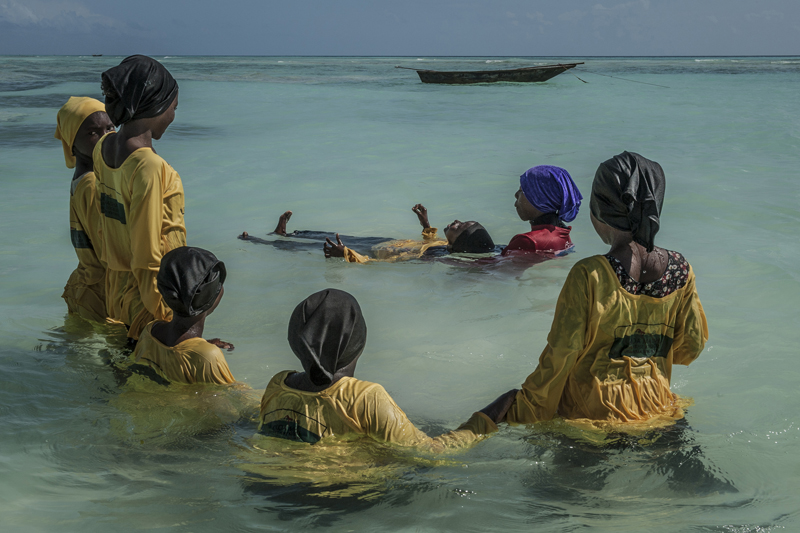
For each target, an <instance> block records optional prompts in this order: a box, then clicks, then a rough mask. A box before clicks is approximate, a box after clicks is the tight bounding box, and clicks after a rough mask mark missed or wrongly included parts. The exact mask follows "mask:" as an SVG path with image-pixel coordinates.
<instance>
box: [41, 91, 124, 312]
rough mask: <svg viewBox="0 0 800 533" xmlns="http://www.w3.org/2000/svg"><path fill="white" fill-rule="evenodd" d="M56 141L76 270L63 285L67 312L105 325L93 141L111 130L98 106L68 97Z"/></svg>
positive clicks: (100, 217) (99, 223) (91, 100)
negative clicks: (65, 172)
mask: <svg viewBox="0 0 800 533" xmlns="http://www.w3.org/2000/svg"><path fill="white" fill-rule="evenodd" d="M57 120H58V126H57V127H56V133H55V138H56V139H58V140H60V141H61V145H62V148H63V149H64V161H65V162H66V164H67V168H74V169H75V172H73V174H72V184H71V186H70V193H69V228H70V229H69V232H70V238H71V240H72V246H73V247H74V248H75V254H76V255H77V256H78V266H77V268H76V269H75V270H74V271H73V272H72V275H70V277H69V281H67V285H66V286H65V287H64V294H63V295H62V298H64V300H65V301H66V302H67V309H68V310H69V312H70V313H72V314H77V315H79V316H81V317H82V318H85V319H86V320H92V321H94V322H104V321H105V320H106V317H107V316H108V313H107V312H106V290H105V283H106V264H105V261H103V259H102V256H101V254H102V250H103V237H102V230H101V225H102V215H101V214H100V206H99V203H98V201H97V179H96V178H95V175H94V171H93V169H92V151H93V150H94V147H95V145H96V144H97V141H99V140H100V138H101V137H103V135H105V134H106V133H109V132H112V131H114V125H113V124H112V123H111V120H110V119H109V118H108V115H107V114H106V108H105V106H104V105H103V103H102V102H100V101H98V100H95V99H94V98H87V97H80V96H73V97H70V99H69V100H68V101H67V103H66V104H64V105H63V106H62V107H61V109H59V111H58V119H57Z"/></svg>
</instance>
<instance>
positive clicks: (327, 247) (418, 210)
mask: <svg viewBox="0 0 800 533" xmlns="http://www.w3.org/2000/svg"><path fill="white" fill-rule="evenodd" d="M411 211H413V212H414V214H416V215H417V219H419V223H420V225H421V226H422V239H423V240H424V241H427V242H428V244H429V245H430V244H432V243H431V242H430V241H434V240H436V238H437V236H436V232H437V229H436V228H432V227H431V225H430V223H429V222H428V210H427V209H426V208H425V206H424V205H422V204H416V205H415V206H414V207H412V208H411ZM408 242H411V241H408ZM404 246H407V245H404ZM426 248H427V246H425V247H421V248H420V249H419V253H422V252H423V251H424V250H425V249H426ZM322 249H323V251H324V252H325V257H326V258H328V259H330V258H331V257H343V258H344V259H345V260H346V261H347V262H348V263H366V262H367V261H371V260H372V258H370V257H367V256H365V255H361V254H359V253H356V252H354V251H353V250H351V249H350V248H348V247H347V246H345V245H344V243H343V242H342V240H341V239H340V238H339V234H338V233H337V234H336V242H333V241H332V240H331V239H330V238H326V239H325V244H323V246H322ZM406 251H407V250H404V251H402V252H400V253H399V254H398V253H397V252H395V253H390V254H389V255H392V256H397V255H402V254H404V253H405V252H406ZM379 260H386V258H385V257H383V258H379Z"/></svg>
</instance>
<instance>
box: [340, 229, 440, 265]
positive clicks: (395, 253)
mask: <svg viewBox="0 0 800 533" xmlns="http://www.w3.org/2000/svg"><path fill="white" fill-rule="evenodd" d="M436 232H437V229H436V228H425V229H423V230H422V240H421V241H416V240H412V239H402V240H394V241H387V242H382V243H380V244H378V245H375V246H373V247H372V254H373V255H374V257H368V256H366V255H362V254H360V253H358V252H354V251H353V250H351V249H350V248H347V247H345V249H344V259H345V261H347V262H348V263H367V262H369V261H386V262H396V261H409V260H411V259H417V258H419V257H421V256H422V255H423V254H424V253H425V252H426V251H427V250H428V248H431V247H433V246H447V241H446V240H442V239H439V238H438V236H437V235H436Z"/></svg>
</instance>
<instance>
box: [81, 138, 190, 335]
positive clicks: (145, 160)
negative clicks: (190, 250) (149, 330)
mask: <svg viewBox="0 0 800 533" xmlns="http://www.w3.org/2000/svg"><path fill="white" fill-rule="evenodd" d="M109 135H114V134H109ZM106 139H108V135H106V136H104V137H103V138H102V139H100V141H98V143H97V145H96V146H95V149H94V153H93V159H94V171H95V175H96V176H97V180H98V191H97V192H98V198H99V203H100V211H101V213H102V214H103V218H102V231H103V254H102V256H103V257H104V258H105V260H106V261H107V264H108V276H107V280H106V299H107V303H106V306H107V310H108V315H109V316H110V317H111V318H114V319H117V320H120V321H122V322H124V323H125V324H126V325H127V326H128V328H129V329H128V336H129V337H131V338H133V339H138V338H139V334H140V333H141V331H142V330H143V329H144V327H145V325H146V324H148V323H149V322H151V321H152V320H170V319H171V318H172V311H171V310H170V309H169V307H167V306H166V304H165V303H164V301H163V300H162V298H161V295H160V294H159V292H158V288H157V287H156V275H157V274H158V269H159V266H160V265H161V257H162V256H163V255H164V254H165V253H167V252H169V251H170V250H173V249H175V248H178V247H180V246H186V227H185V225H184V196H183V184H182V183H181V178H180V176H179V175H178V173H177V172H175V169H173V168H172V167H171V166H170V165H169V164H168V163H167V162H166V161H164V159H162V158H161V157H160V156H159V155H158V154H156V153H155V152H154V151H153V150H152V149H150V148H140V149H138V150H136V151H135V152H133V153H132V154H131V155H130V156H128V158H127V159H126V160H125V162H123V163H122V165H121V166H120V167H119V168H111V167H109V166H108V165H106V164H105V161H103V156H102V148H103V142H104V141H105V140H106Z"/></svg>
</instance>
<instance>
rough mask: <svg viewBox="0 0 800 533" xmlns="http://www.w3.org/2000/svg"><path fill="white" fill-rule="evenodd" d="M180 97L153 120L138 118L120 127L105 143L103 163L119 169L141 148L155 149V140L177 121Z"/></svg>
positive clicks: (176, 97)
mask: <svg viewBox="0 0 800 533" xmlns="http://www.w3.org/2000/svg"><path fill="white" fill-rule="evenodd" d="M176 109H178V96H175V100H173V101H172V103H171V104H170V106H169V107H168V108H167V110H166V111H164V112H163V113H161V114H160V115H158V116H157V117H152V118H138V119H136V120H131V121H130V122H127V123H125V124H123V125H122V126H120V128H119V132H118V133H117V134H116V135H112V136H110V137H109V138H108V140H106V141H103V161H105V163H106V165H108V166H110V167H111V168H119V167H120V166H121V165H122V163H124V162H125V160H126V159H128V156H130V155H131V154H132V153H133V152H135V151H136V150H139V149H140V148H150V149H151V150H153V151H154V152H155V150H154V149H153V139H156V140H158V139H160V138H161V137H162V135H164V132H165V131H167V128H168V127H169V125H170V124H172V122H173V121H174V120H175V110H176Z"/></svg>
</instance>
